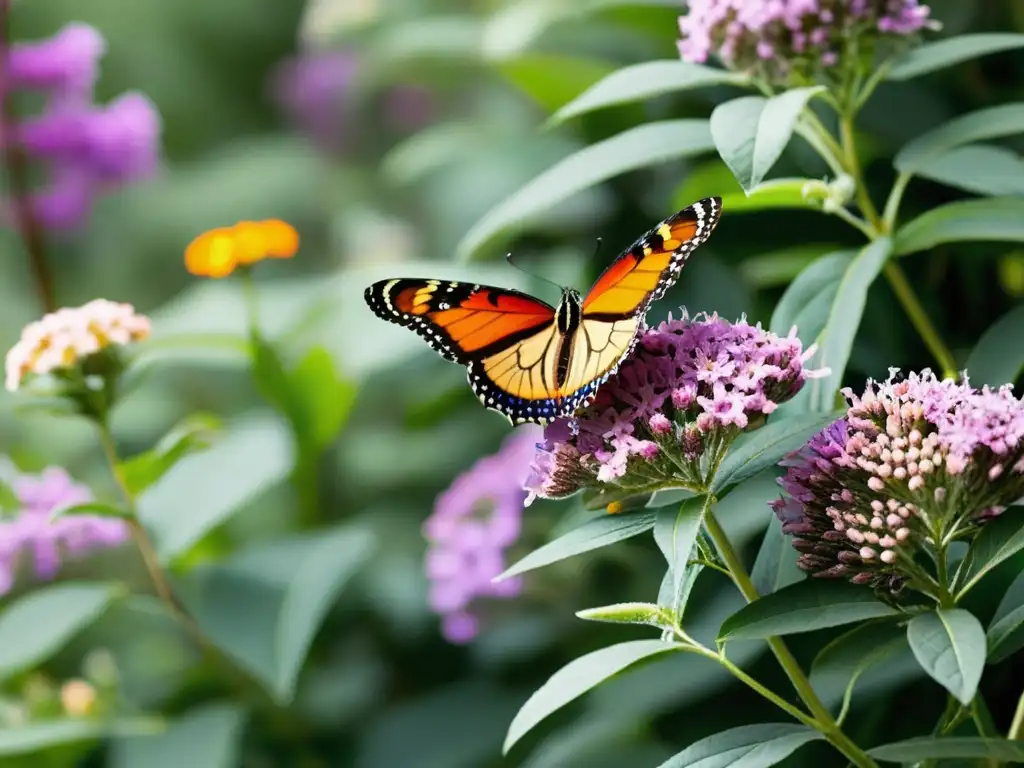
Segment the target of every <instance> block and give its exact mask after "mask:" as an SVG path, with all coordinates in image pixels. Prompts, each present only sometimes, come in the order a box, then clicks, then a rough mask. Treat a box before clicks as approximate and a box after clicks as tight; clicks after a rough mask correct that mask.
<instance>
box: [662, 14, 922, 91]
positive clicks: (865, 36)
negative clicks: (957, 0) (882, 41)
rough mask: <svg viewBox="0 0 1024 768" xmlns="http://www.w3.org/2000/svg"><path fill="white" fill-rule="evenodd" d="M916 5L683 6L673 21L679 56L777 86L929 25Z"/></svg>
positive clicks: (824, 68) (911, 33)
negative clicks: (713, 60) (713, 62)
mask: <svg viewBox="0 0 1024 768" xmlns="http://www.w3.org/2000/svg"><path fill="white" fill-rule="evenodd" d="M930 14H931V10H930V9H929V7H928V6H927V5H922V4H921V3H920V2H918V0H764V1H763V2H750V1H749V0H689V2H688V3H687V13H686V14H685V15H683V16H680V17H679V30H680V33H681V35H682V37H681V39H680V40H679V53H680V55H681V56H682V58H683V59H684V60H685V61H690V62H698V63H703V62H705V61H707V60H708V58H709V57H710V56H712V55H713V56H716V57H718V58H719V59H720V60H721V61H722V63H723V64H724V65H725V66H726V67H728V68H729V69H733V70H739V71H752V72H754V73H756V74H759V75H762V76H764V77H767V78H768V79H769V80H771V81H776V82H783V81H785V80H786V79H787V78H788V77H789V75H790V74H791V73H792V72H794V71H796V72H800V73H801V74H804V75H813V74H814V73H815V72H817V71H822V70H828V69H830V68H832V67H835V66H836V65H837V64H838V62H839V61H840V59H841V58H842V57H843V56H844V55H846V53H847V52H848V51H860V52H863V51H864V50H865V49H867V48H869V45H870V41H871V39H872V37H874V38H877V37H879V36H880V35H887V36H890V37H897V38H898V37H906V36H909V35H913V34H915V33H917V32H919V31H920V30H921V29H922V28H924V27H926V26H930V25H931V21H930V18H929V17H930Z"/></svg>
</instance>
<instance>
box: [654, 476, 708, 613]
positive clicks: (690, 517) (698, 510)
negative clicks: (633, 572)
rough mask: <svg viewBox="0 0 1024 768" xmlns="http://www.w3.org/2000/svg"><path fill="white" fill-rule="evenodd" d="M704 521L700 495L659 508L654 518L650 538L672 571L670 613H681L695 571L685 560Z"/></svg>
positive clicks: (702, 499) (688, 556) (689, 555)
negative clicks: (676, 504) (652, 532)
mask: <svg viewBox="0 0 1024 768" xmlns="http://www.w3.org/2000/svg"><path fill="white" fill-rule="evenodd" d="M703 520H704V497H703V496H698V497H695V498H692V499H687V500H686V501H684V502H683V503H682V504H680V505H679V507H678V508H676V507H663V508H662V509H661V510H660V511H659V512H658V516H657V518H656V519H655V521H654V541H655V542H656V543H657V545H658V548H659V549H660V550H661V553H662V554H663V555H664V556H665V560H666V561H667V562H668V569H669V573H671V574H672V602H671V604H670V606H669V607H671V609H672V612H673V613H675V614H677V615H678V614H681V613H682V612H683V610H684V609H685V607H686V600H687V597H688V596H689V592H690V590H691V589H692V588H693V583H694V581H695V580H696V573H694V572H693V570H692V569H691V568H690V567H689V561H690V559H691V556H692V555H693V550H694V547H695V546H696V545H697V536H699V535H700V527H701V524H702V522H703Z"/></svg>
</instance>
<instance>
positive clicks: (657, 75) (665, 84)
mask: <svg viewBox="0 0 1024 768" xmlns="http://www.w3.org/2000/svg"><path fill="white" fill-rule="evenodd" d="M745 81H746V78H745V77H743V76H742V75H738V74H734V73H732V72H727V71H725V70H724V69H715V68H713V67H705V66H702V65H700V64H690V63H687V62H685V61H680V60H678V59H672V60H667V61H645V62H643V63H642V64H633V65H631V66H628V67H622V68H621V69H617V70H615V71H614V72H612V73H611V74H610V75H608V76H607V77H605V78H603V79H602V80H600V81H598V82H597V84H595V85H594V86H592V87H591V88H589V89H587V90H586V91H584V92H583V93H582V94H581V95H580V96H578V97H577V98H575V99H573V100H572V101H571V102H569V103H568V104H566V105H565V106H564V107H562V108H561V109H560V110H558V112H557V113H555V115H554V116H553V117H552V118H551V122H552V123H561V122H564V121H566V120H569V119H570V118H573V117H577V116H578V115H583V114H586V113H587V112H593V111H594V110H597V109H604V108H605V107H611V106H614V105H616V104H626V103H629V102H633V101H640V100H642V99H650V98H653V97H655V96H661V95H662V94H665V93H672V92H674V91H684V90H689V89H692V88H702V87H704V86H708V85H722V84H725V83H732V84H734V85H741V84H742V83H744V82H745Z"/></svg>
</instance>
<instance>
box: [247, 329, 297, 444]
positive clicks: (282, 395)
mask: <svg viewBox="0 0 1024 768" xmlns="http://www.w3.org/2000/svg"><path fill="white" fill-rule="evenodd" d="M252 375H253V379H254V380H255V383H256V388H257V389H258V390H259V392H260V394H261V395H262V396H263V398H264V399H265V400H266V401H267V402H268V403H270V405H272V406H273V407H274V408H275V409H276V410H277V411H278V412H279V413H280V414H281V415H283V416H284V417H285V418H287V419H288V421H289V422H290V423H291V424H292V428H293V429H294V430H295V432H296V434H299V435H304V434H307V433H308V432H309V428H310V425H309V424H308V423H307V422H308V414H307V412H306V410H305V408H303V407H302V404H301V402H300V401H299V398H298V394H297V393H296V392H295V390H294V388H293V387H292V383H291V380H290V377H289V375H288V371H287V370H286V369H285V366H284V361H283V360H281V356H280V355H279V354H278V352H277V349H276V347H275V346H274V345H273V344H271V343H270V342H269V341H267V340H266V339H264V338H263V337H262V336H260V335H258V334H255V335H254V338H253V339H252Z"/></svg>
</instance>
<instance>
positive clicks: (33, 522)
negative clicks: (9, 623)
mask: <svg viewBox="0 0 1024 768" xmlns="http://www.w3.org/2000/svg"><path fill="white" fill-rule="evenodd" d="M11 485H12V488H13V490H14V494H15V496H17V498H18V501H19V502H20V503H21V509H20V510H18V511H17V512H16V514H15V515H14V516H13V517H11V518H8V519H4V520H2V521H0V594H6V593H7V592H9V591H10V589H11V587H12V586H13V584H14V576H15V571H16V569H17V566H18V562H19V560H20V557H21V554H22V552H24V551H30V552H31V553H32V557H33V565H34V570H35V574H36V576H37V577H39V578H40V579H45V580H50V579H52V578H53V577H54V576H56V575H57V572H58V570H59V569H60V564H61V558H62V557H63V556H64V555H70V556H72V557H81V556H83V555H85V554H87V553H89V552H91V551H93V550H97V549H105V548H108V547H116V546H118V545H120V544H123V543H124V542H125V541H127V540H128V537H129V531H128V527H127V526H126V525H125V523H124V522H123V521H122V520H117V519H112V518H105V517H95V516H91V515H68V516H67V517H59V518H57V519H56V520H53V521H51V520H50V515H51V513H52V512H53V511H54V510H56V509H60V508H62V507H67V506H71V505H74V504H82V503H84V502H87V501H89V500H90V498H91V494H90V493H89V489H88V488H85V487H84V486H81V485H78V484H76V483H75V482H74V481H73V480H72V479H71V477H70V476H69V475H68V474H67V473H66V472H65V471H64V470H62V469H58V468H56V467H51V468H49V469H47V470H45V471H44V472H43V473H42V474H40V475H38V476H32V475H20V476H18V477H16V478H15V479H14V481H13V482H12V484H11Z"/></svg>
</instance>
